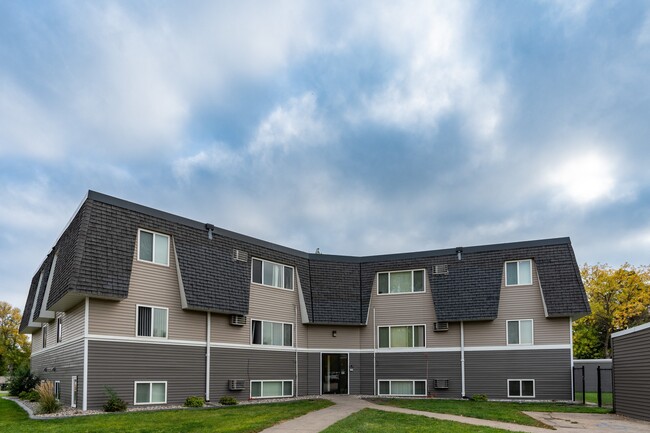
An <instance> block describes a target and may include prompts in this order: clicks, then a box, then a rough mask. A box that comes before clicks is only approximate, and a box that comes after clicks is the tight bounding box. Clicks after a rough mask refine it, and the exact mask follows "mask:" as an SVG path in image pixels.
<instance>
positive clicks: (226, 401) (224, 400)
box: [219, 395, 238, 406]
mask: <svg viewBox="0 0 650 433" xmlns="http://www.w3.org/2000/svg"><path fill="white" fill-rule="evenodd" d="M237 403H238V401H237V399H236V398H235V397H230V396H227V395H224V396H223V397H221V398H220V399H219V404H222V405H224V406H233V405H235V404H237Z"/></svg>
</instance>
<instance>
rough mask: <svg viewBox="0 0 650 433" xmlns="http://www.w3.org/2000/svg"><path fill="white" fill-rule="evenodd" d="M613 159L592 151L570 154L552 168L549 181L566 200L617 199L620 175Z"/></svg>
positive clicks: (591, 201) (577, 203)
mask: <svg viewBox="0 0 650 433" xmlns="http://www.w3.org/2000/svg"><path fill="white" fill-rule="evenodd" d="M614 168H615V167H614V166H613V162H612V161H611V160H608V159H606V158H605V157H604V156H603V155H601V154H600V153H598V152H595V151H592V152H590V153H586V154H579V155H576V156H573V157H571V158H569V159H568V160H567V161H566V162H565V163H564V164H562V165H560V166H559V167H558V169H557V170H554V171H552V173H551V174H550V176H549V179H548V181H549V183H550V184H551V185H552V186H554V187H555V188H556V189H557V191H558V193H559V197H560V199H561V200H562V201H565V202H569V203H571V204H576V205H580V206H584V205H591V204H597V203H598V202H601V201H603V200H605V201H610V200H615V199H616V197H615V192H616V187H617V179H616V177H615V173H614Z"/></svg>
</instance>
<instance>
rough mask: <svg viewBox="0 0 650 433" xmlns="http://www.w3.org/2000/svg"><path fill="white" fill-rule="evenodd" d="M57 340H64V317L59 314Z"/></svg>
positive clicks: (58, 341)
mask: <svg viewBox="0 0 650 433" xmlns="http://www.w3.org/2000/svg"><path fill="white" fill-rule="evenodd" d="M56 342H57V343H62V342H63V317H62V316H59V317H57V318H56Z"/></svg>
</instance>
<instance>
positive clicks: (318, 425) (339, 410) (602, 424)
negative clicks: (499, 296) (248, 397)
mask: <svg viewBox="0 0 650 433" xmlns="http://www.w3.org/2000/svg"><path fill="white" fill-rule="evenodd" d="M324 397H325V398H327V399H329V400H331V401H332V402H334V403H336V404H335V405H334V406H330V407H327V408H325V409H321V410H318V411H314V412H311V413H308V414H306V415H303V416H301V417H299V418H294V419H292V420H289V421H286V422H283V423H280V424H277V425H275V426H273V427H271V428H268V429H266V430H263V431H262V433H295V432H301V433H318V432H320V431H323V430H325V429H326V428H327V427H329V426H330V425H332V424H334V423H335V422H337V421H340V420H342V419H343V418H347V417H348V416H350V415H352V414H353V413H355V412H358V411H360V410H361V409H366V408H368V409H376V410H382V411H386V412H399V413H404V414H408V415H420V416H425V417H427V418H434V419H439V420H445V421H456V422H461V423H464V424H470V425H480V426H488V427H494V428H499V429H502V430H508V431H514V432H525V433H549V431H552V430H549V429H546V428H539V427H531V426H525V425H519V424H510V423H506V422H501V421H491V420H485V419H478V418H470V417H465V416H459V415H448V414H442V413H433V412H423V411H418V410H412V409H404V408H400V407H393V406H385V405H378V404H375V403H372V402H369V401H366V400H362V399H360V398H358V397H355V396H349V395H328V396H324ZM526 414H527V415H529V416H532V417H533V418H535V419H537V420H539V421H542V422H543V423H545V424H548V425H550V426H552V427H553V428H555V429H556V431H559V432H566V433H569V432H570V433H590V432H592V433H613V432H624V433H649V432H650V423H646V422H643V421H635V420H631V419H629V418H624V417H620V416H616V415H608V414H586V413H557V412H550V413H541V412H526Z"/></svg>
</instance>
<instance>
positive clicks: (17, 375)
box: [7, 366, 40, 397]
mask: <svg viewBox="0 0 650 433" xmlns="http://www.w3.org/2000/svg"><path fill="white" fill-rule="evenodd" d="M39 381H40V379H39V378H38V376H36V375H34V374H32V372H31V371H29V367H26V366H22V367H17V368H15V369H14V371H13V372H12V373H11V376H10V377H9V382H8V383H7V388H8V389H9V395H13V396H14V397H18V396H20V393H21V392H28V391H31V390H33V389H34V387H35V386H36V385H38V382H39Z"/></svg>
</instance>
